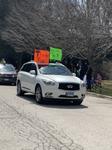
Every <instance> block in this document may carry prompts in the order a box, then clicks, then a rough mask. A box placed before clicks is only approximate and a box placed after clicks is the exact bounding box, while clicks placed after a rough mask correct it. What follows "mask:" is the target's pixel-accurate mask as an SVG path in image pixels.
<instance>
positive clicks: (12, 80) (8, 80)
mask: <svg viewBox="0 0 112 150" xmlns="http://www.w3.org/2000/svg"><path fill="white" fill-rule="evenodd" d="M16 79H17V78H16V77H2V78H1V77H0V83H14V84H15V83H16Z"/></svg>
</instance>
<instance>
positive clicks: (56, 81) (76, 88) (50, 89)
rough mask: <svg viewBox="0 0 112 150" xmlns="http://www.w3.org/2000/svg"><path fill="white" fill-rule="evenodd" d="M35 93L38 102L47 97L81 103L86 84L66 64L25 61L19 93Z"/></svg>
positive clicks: (18, 84) (19, 81)
mask: <svg viewBox="0 0 112 150" xmlns="http://www.w3.org/2000/svg"><path fill="white" fill-rule="evenodd" d="M25 92H30V93H33V94H35V99H36V101H37V102H38V103H41V102H43V101H44V100H45V99H47V98H48V99H52V100H55V99H60V100H63V101H64V100H70V101H73V102H74V103H75V104H77V105H80V104H81V103H82V101H83V99H84V97H85V92H86V86H85V84H84V82H83V81H82V80H80V79H79V78H77V77H76V76H74V75H73V74H72V73H71V72H70V71H69V70H68V69H67V68H66V67H65V66H64V65H62V64H60V63H49V64H48V65H44V64H37V63H35V62H33V61H31V62H28V63H25V64H24V65H23V66H22V68H21V70H20V71H19V72H18V76H17V95H18V96H20V95H23V94H24V93H25Z"/></svg>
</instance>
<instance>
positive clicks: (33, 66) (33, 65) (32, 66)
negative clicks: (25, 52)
mask: <svg viewBox="0 0 112 150" xmlns="http://www.w3.org/2000/svg"><path fill="white" fill-rule="evenodd" d="M31 70H35V72H36V74H37V68H36V65H35V64H31Z"/></svg>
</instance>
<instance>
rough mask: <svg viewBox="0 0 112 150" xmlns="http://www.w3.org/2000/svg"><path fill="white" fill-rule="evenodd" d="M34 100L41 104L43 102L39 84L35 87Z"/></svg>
mask: <svg viewBox="0 0 112 150" xmlns="http://www.w3.org/2000/svg"><path fill="white" fill-rule="evenodd" d="M35 100H36V102H37V103H39V104H41V103H42V102H43V98H42V90H41V87H40V85H37V86H36V89H35Z"/></svg>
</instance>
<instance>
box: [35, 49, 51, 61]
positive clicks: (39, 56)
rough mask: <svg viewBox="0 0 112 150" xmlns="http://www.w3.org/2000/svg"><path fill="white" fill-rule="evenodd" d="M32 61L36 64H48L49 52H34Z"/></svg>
mask: <svg viewBox="0 0 112 150" xmlns="http://www.w3.org/2000/svg"><path fill="white" fill-rule="evenodd" d="M34 61H35V62H37V63H44V64H48V63H49V51H47V50H37V49H35V51H34Z"/></svg>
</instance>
